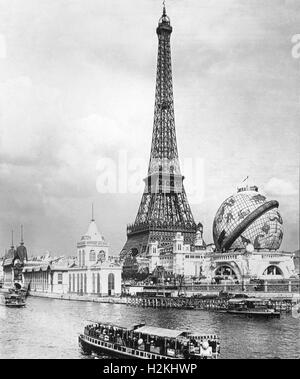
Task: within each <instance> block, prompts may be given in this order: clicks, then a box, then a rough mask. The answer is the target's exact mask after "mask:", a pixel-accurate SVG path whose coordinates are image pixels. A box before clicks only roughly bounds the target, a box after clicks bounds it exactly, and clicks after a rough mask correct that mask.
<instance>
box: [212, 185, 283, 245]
mask: <svg viewBox="0 0 300 379" xmlns="http://www.w3.org/2000/svg"><path fill="white" fill-rule="evenodd" d="M278 206H279V203H278V202H277V201H276V200H271V201H268V200H267V199H266V197H265V196H262V195H261V194H259V192H258V188H257V187H256V186H252V187H248V186H246V187H244V188H239V189H238V192H237V194H235V195H233V196H231V197H229V198H228V199H226V200H225V201H224V202H223V204H222V205H221V207H220V208H219V210H218V212H217V214H216V216H215V219H214V223H213V237H214V242H215V245H216V247H217V249H218V250H235V249H243V248H245V247H246V246H247V245H248V244H252V245H253V246H254V248H255V249H256V250H257V249H267V250H277V249H279V247H280V245H281V242H282V238H283V221H282V217H281V215H280V213H279V212H278V210H277V208H278Z"/></svg>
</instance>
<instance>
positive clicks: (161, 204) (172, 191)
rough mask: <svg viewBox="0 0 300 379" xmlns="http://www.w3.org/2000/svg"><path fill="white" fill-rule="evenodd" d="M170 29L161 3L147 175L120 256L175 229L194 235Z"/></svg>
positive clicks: (169, 236) (140, 250) (188, 239)
mask: <svg viewBox="0 0 300 379" xmlns="http://www.w3.org/2000/svg"><path fill="white" fill-rule="evenodd" d="M172 31H173V29H172V26H171V22H170V18H169V17H168V16H167V12H166V7H165V4H164V6H163V14H162V16H161V18H160V19H159V22H158V27H157V29H156V33H157V36H158V57H157V74H156V90H155V107H154V123H153V135H152V144H151V153H150V161H149V167H148V176H147V178H146V179H145V180H144V181H145V191H144V194H143V197H142V200H141V204H140V207H139V210H138V213H137V216H136V219H135V222H134V224H132V225H129V226H128V227H127V242H126V244H125V246H124V248H123V250H122V252H121V257H125V256H128V254H129V255H130V254H133V255H140V254H144V253H145V252H146V250H147V245H148V243H149V242H154V241H158V242H159V245H160V246H165V245H168V244H170V243H171V242H172V240H173V238H174V236H175V234H176V233H177V232H181V233H183V235H184V239H185V243H190V244H192V243H193V242H194V239H195V236H196V229H197V227H196V224H195V221H194V218H193V215H192V212H191V209H190V206H189V204H188V201H187V197H186V193H185V189H184V186H183V180H184V177H183V176H182V175H181V171H180V165H179V159H178V149H177V141H176V132H175V116H174V99H173V83H172V64H171V45H170V39H171V34H172Z"/></svg>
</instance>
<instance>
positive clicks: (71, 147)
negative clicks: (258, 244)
mask: <svg viewBox="0 0 300 379" xmlns="http://www.w3.org/2000/svg"><path fill="white" fill-rule="evenodd" d="M161 11H162V1H161V0H26V1H24V0H0V254H2V253H3V252H4V249H5V248H8V247H9V246H10V230H11V228H14V229H15V231H16V240H17V241H16V242H19V225H20V224H21V223H23V224H24V228H25V242H26V246H27V247H28V250H29V253H30V254H31V253H32V254H38V255H41V254H44V253H45V251H46V250H49V251H51V252H52V253H53V254H54V255H59V254H68V255H72V254H75V253H76V242H77V241H78V240H79V239H80V237H81V235H82V234H83V233H84V232H85V231H86V229H87V227H88V223H89V220H90V218H91V211H90V209H91V203H92V202H94V203H95V218H96V221H97V224H98V226H99V229H100V230H101V232H102V233H103V234H104V236H105V238H106V239H107V240H108V241H109V242H110V243H111V252H112V253H114V254H117V253H119V251H120V250H121V248H122V246H123V244H124V242H125V240H126V224H127V223H130V222H133V221H134V219H135V216H136V212H137V209H138V206H139V203H140V199H141V192H137V191H136V190H135V187H134V186H131V187H130V186H129V187H128V188H127V187H126V185H124V180H125V179H126V178H125V179H124V176H123V177H122V175H121V179H120V175H117V183H119V182H122V181H123V182H122V183H123V184H122V185H121V186H119V185H117V188H116V189H117V190H116V191H115V192H116V193H110V194H104V193H101V192H103V191H102V190H101V188H100V187H101V185H100V187H99V180H100V183H101V178H102V176H101V175H100V174H101V173H102V174H103V167H104V166H103V162H104V163H105V162H106V163H107V164H108V163H109V162H110V166H109V167H110V169H109V171H108V173H109V174H110V175H112V176H111V178H112V177H113V172H114V170H115V171H116V172H117V173H118V172H124V167H125V171H126V164H127V163H126V159H127V158H128V167H129V168H128V170H127V171H129V172H130V166H134V165H135V163H136V162H137V161H138V162H139V160H141V162H143V163H142V168H141V169H140V170H139V172H138V175H137V172H135V174H136V175H135V176H134V170H133V171H131V176H130V175H129V181H132V180H133V179H136V178H137V177H138V178H139V179H140V180H142V179H143V177H145V176H146V173H147V163H148V159H149V153H150V144H151V133H152V125H153V107H154V90H155V71H156V56H157V36H156V33H155V29H156V26H157V22H158V19H159V17H160V15H161ZM167 12H168V15H169V16H170V18H171V23H172V26H173V34H172V41H171V43H172V63H173V81H174V97H175V116H176V130H177V138H178V149H179V155H180V158H181V160H183V161H188V162H192V164H193V169H192V170H191V169H190V167H189V166H187V167H186V170H185V169H184V168H182V171H183V174H184V175H185V176H186V180H185V186H186V190H187V192H188V196H189V199H190V202H191V207H192V211H193V213H194V216H195V219H196V221H201V222H202V223H203V224H204V232H205V240H206V242H212V222H213V218H214V216H215V213H216V211H217V209H218V208H219V206H220V204H221V203H222V201H223V200H225V198H227V197H228V196H230V195H231V194H232V193H234V192H235V191H236V187H237V185H239V183H240V182H241V181H242V180H243V179H244V178H245V177H246V176H248V175H249V176H250V178H251V182H253V183H255V184H256V185H257V186H258V187H259V189H260V190H261V192H262V193H265V194H266V195H267V196H268V198H269V199H277V200H278V201H279V203H280V212H281V214H282V216H283V219H284V228H285V236H284V240H283V244H282V249H286V250H295V249H297V248H298V244H299V243H298V234H299V203H298V198H299V102H300V91H299V75H300V59H298V60H297V59H295V58H293V57H292V54H291V50H292V43H291V38H292V36H293V35H295V34H299V33H300V29H299V28H300V2H299V0H285V1H284V0H247V1H246V0H244V1H241V0H239V1H234V0H201V1H199V0H169V1H167ZM124 157H125V158H126V159H125V158H124ZM103 159H106V160H103ZM108 159H111V161H109V160H108ZM113 163H114V164H115V167H114V166H113ZM124 165H125V166H124ZM132 169H133V168H132V167H131V170H132ZM140 172H141V173H140ZM133 182H134V180H133ZM125 184H126V183H125ZM139 184H140V186H139V187H140V189H142V188H143V186H142V184H141V183H139ZM97 185H98V186H97ZM112 192H113V191H112ZM134 192H135V193H134Z"/></svg>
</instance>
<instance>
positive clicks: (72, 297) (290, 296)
mask: <svg viewBox="0 0 300 379" xmlns="http://www.w3.org/2000/svg"><path fill="white" fill-rule="evenodd" d="M6 292H7V289H3V288H2V289H0V293H6ZM244 294H245V295H247V296H248V297H256V298H258V299H270V300H274V301H275V300H280V299H285V300H290V301H292V302H299V301H300V294H299V293H290V292H283V293H268V292H267V293H266V292H244ZM192 295H193V294H192V293H191V294H189V293H187V296H186V297H187V298H191V297H192ZM202 295H204V296H205V295H218V292H215V293H214V292H206V293H202ZM29 296H32V297H40V298H50V299H56V300H66V301H81V302H91V303H110V304H125V305H126V304H129V303H130V301H129V300H130V299H136V298H137V297H136V296H129V297H108V296H106V297H99V296H93V295H78V294H69V293H67V294H57V293H48V292H35V291H31V292H30V293H29Z"/></svg>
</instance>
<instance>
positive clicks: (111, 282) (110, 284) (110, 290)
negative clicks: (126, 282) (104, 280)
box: [108, 273, 115, 296]
mask: <svg viewBox="0 0 300 379" xmlns="http://www.w3.org/2000/svg"><path fill="white" fill-rule="evenodd" d="M114 294H115V275H114V274H113V273H110V274H108V296H112V295H114Z"/></svg>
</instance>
